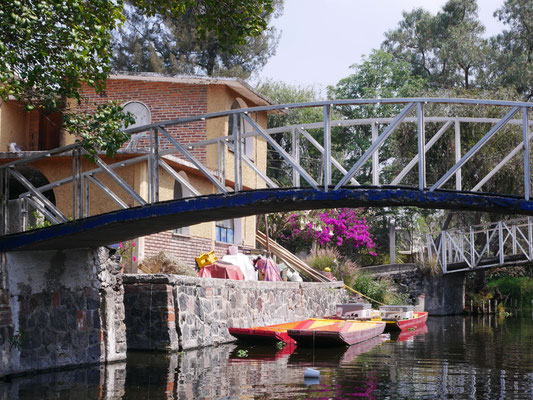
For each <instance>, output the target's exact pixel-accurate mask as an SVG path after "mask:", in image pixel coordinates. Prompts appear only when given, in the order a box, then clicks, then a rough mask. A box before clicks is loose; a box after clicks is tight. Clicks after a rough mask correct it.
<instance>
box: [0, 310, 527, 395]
mask: <svg viewBox="0 0 533 400" xmlns="http://www.w3.org/2000/svg"><path fill="white" fill-rule="evenodd" d="M306 368H314V369H316V370H318V371H320V378H319V379H315V380H306V379H305V378H304V372H305V370H306ZM306 398H313V399H357V398H368V399H434V398H441V399H533V318H532V316H531V313H528V314H522V315H521V316H514V317H508V318H497V317H496V316H485V317H462V316H458V317H430V318H429V319H428V322H427V328H424V329H419V330H417V331H414V332H406V333H405V334H402V335H401V336H392V337H390V338H388V339H387V338H378V339H375V340H372V341H369V342H365V343H363V344H361V345H355V346H352V347H350V348H342V349H327V350H318V349H315V350H314V351H313V350H312V349H299V348H289V347H285V348H281V349H278V348H275V347H250V346H243V345H239V344H228V345H223V346H218V347H210V348H204V349H198V350H193V351H187V352H183V353H179V354H178V353H176V354H170V355H168V354H162V353H143V352H130V353H128V360H127V362H125V363H117V364H112V365H108V366H105V367H88V368H78V369H72V370H69V371H61V372H54V373H43V374H37V375H28V376H21V377H14V378H12V380H11V382H2V383H0V399H2V400H3V399H10V400H11V399H76V400H84V399H106V400H110V399H306Z"/></svg>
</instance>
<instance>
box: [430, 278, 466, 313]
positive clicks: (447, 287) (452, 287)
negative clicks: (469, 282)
mask: <svg viewBox="0 0 533 400" xmlns="http://www.w3.org/2000/svg"><path fill="white" fill-rule="evenodd" d="M465 281H466V274H465V273H463V272H457V273H453V274H446V275H440V276H428V277H426V278H425V281H424V291H425V293H426V298H425V305H426V311H428V312H429V314H430V315H454V314H462V313H463V312H464V308H465Z"/></svg>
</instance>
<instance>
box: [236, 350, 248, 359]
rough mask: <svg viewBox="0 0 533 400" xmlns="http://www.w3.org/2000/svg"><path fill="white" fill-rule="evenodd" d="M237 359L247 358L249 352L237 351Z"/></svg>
mask: <svg viewBox="0 0 533 400" xmlns="http://www.w3.org/2000/svg"><path fill="white" fill-rule="evenodd" d="M237 357H240V358H246V357H248V350H242V349H241V350H239V351H237Z"/></svg>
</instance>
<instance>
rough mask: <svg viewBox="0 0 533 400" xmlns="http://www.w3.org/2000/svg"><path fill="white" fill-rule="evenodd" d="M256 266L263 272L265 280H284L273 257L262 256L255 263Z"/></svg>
mask: <svg viewBox="0 0 533 400" xmlns="http://www.w3.org/2000/svg"><path fill="white" fill-rule="evenodd" d="M255 268H257V270H258V271H259V272H261V273H262V274H263V276H264V280H265V281H282V280H283V279H281V276H280V274H279V268H278V265H277V264H276V263H275V262H274V260H272V259H271V258H260V259H259V260H257V262H256V263H255Z"/></svg>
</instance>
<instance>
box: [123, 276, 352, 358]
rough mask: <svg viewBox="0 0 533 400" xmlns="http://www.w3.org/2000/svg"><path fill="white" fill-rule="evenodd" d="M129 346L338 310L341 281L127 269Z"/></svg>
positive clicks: (211, 337) (173, 345) (181, 341)
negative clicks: (140, 272)
mask: <svg viewBox="0 0 533 400" xmlns="http://www.w3.org/2000/svg"><path fill="white" fill-rule="evenodd" d="M123 279H124V289H125V294H124V304H125V308H126V320H125V322H126V327H127V342H128V349H143V350H182V349H191V348H197V347H202V346H209V345H214V344H219V343H225V342H229V341H232V340H233V338H232V336H231V335H229V332H228V327H230V326H234V327H250V326H257V325H269V324H276V323H283V322H289V321H297V320H301V319H306V318H310V317H321V316H324V315H329V314H334V313H335V305H336V304H337V303H341V302H343V301H345V300H346V293H345V291H344V289H342V283H340V282H331V283H301V282H251V281H234V280H224V279H205V278H192V277H182V276H174V275H133V274H132V275H124V277H123Z"/></svg>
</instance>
